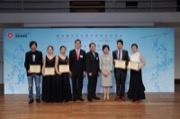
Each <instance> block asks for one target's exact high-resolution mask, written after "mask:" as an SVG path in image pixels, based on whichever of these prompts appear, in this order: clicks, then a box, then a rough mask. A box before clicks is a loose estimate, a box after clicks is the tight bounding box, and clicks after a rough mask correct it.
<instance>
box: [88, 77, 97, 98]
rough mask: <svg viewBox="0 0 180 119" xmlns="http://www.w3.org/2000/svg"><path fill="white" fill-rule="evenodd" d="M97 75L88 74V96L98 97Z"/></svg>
mask: <svg viewBox="0 0 180 119" xmlns="http://www.w3.org/2000/svg"><path fill="white" fill-rule="evenodd" d="M96 85H97V75H93V76H88V86H87V88H88V89H87V90H88V98H92V97H96Z"/></svg>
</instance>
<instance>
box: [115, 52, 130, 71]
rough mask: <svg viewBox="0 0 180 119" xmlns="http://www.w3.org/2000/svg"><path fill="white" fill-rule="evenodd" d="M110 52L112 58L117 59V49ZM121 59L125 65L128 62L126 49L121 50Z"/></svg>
mask: <svg viewBox="0 0 180 119" xmlns="http://www.w3.org/2000/svg"><path fill="white" fill-rule="evenodd" d="M112 54H113V60H116V59H118V56H117V54H118V50H115V51H113V53H112ZM122 60H124V61H126V66H127V65H128V63H129V55H128V51H127V50H122ZM115 69H116V68H115ZM126 70H127V69H126Z"/></svg>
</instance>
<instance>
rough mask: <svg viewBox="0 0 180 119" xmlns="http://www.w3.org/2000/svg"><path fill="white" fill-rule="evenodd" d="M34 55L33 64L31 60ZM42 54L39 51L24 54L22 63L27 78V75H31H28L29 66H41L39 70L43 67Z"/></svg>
mask: <svg viewBox="0 0 180 119" xmlns="http://www.w3.org/2000/svg"><path fill="white" fill-rule="evenodd" d="M33 54H34V55H35V57H36V58H35V62H33V58H32V55H33ZM42 57H43V56H42V52H41V51H35V52H32V51H29V52H27V53H26V54H25V62H24V66H25V68H26V72H27V76H29V75H32V74H29V73H28V70H29V68H30V65H33V64H35V65H41V68H42V65H43V58H42ZM37 75H41V73H38V74H37Z"/></svg>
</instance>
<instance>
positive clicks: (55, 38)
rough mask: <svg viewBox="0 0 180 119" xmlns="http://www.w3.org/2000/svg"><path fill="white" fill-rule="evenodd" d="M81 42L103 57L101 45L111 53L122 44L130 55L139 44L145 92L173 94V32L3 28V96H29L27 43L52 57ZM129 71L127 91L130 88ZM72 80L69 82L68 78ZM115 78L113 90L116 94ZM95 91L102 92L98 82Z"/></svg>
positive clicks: (163, 29) (145, 29)
mask: <svg viewBox="0 0 180 119" xmlns="http://www.w3.org/2000/svg"><path fill="white" fill-rule="evenodd" d="M77 38H78V39H80V40H81V41H82V49H84V50H86V52H87V51H89V43H90V42H95V43H96V45H97V52H98V53H99V55H102V50H101V49H102V45H103V44H108V45H109V46H110V54H112V51H113V50H115V49H116V48H117V47H116V41H117V40H118V39H122V40H123V41H124V47H123V48H124V49H126V50H128V51H129V54H131V53H132V52H131V44H132V43H137V44H138V45H139V52H141V53H142V55H143V56H144V58H145V60H146V62H147V64H146V66H145V67H144V68H143V70H142V73H143V82H144V85H145V88H146V92H174V29H171V28H53V29H51V28H47V29H4V32H3V44H4V45H3V50H4V82H5V94H26V93H28V84H27V77H26V72H25V68H24V58H25V52H27V51H29V50H30V48H29V42H30V41H32V40H35V41H37V43H38V50H40V51H42V52H43V55H44V56H45V55H46V54H47V50H46V49H47V46H48V45H53V46H54V49H55V51H54V54H55V55H58V54H59V47H60V46H61V45H65V46H66V47H67V55H69V51H70V50H71V49H73V48H74V40H75V39H77ZM129 77H130V76H129V71H128V75H127V79H126V91H127V90H128V88H129ZM70 80H71V79H70ZM115 89H116V87H115V79H114V76H113V87H112V88H111V92H115ZM86 92H87V78H84V86H83V93H86ZM97 92H102V89H101V87H100V80H98V84H97Z"/></svg>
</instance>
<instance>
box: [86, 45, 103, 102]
mask: <svg viewBox="0 0 180 119" xmlns="http://www.w3.org/2000/svg"><path fill="white" fill-rule="evenodd" d="M89 48H90V51H89V52H88V53H87V54H86V71H87V75H88V96H87V98H88V101H90V102H92V101H93V99H96V100H99V99H100V98H99V97H97V96H96V85H97V77H98V75H99V73H100V68H99V55H98V53H97V52H95V48H96V44H95V43H90V44H89Z"/></svg>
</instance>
